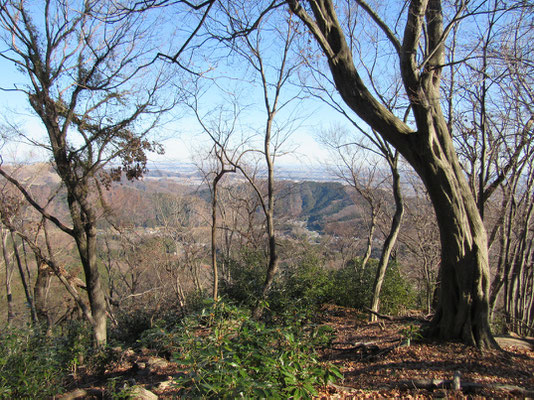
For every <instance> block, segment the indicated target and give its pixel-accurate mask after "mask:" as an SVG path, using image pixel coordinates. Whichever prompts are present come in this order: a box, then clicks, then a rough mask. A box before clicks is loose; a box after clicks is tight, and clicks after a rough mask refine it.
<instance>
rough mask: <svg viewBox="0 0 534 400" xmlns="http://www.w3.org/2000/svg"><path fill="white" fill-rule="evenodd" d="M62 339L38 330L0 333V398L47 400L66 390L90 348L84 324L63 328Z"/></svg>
mask: <svg viewBox="0 0 534 400" xmlns="http://www.w3.org/2000/svg"><path fill="white" fill-rule="evenodd" d="M62 333H63V334H62V335H61V336H55V337H46V336H45V335H43V334H42V333H41V332H39V331H33V330H31V329H26V330H14V329H13V330H8V331H5V332H2V333H0V399H15V398H17V399H19V398H30V399H35V398H47V397H51V396H53V395H55V394H57V393H59V392H60V391H61V390H62V389H63V385H64V383H65V379H66V377H67V374H68V372H69V371H70V370H72V369H73V368H75V366H76V364H78V362H79V360H80V358H82V357H83V356H84V355H85V354H86V351H87V349H89V348H90V335H89V331H88V330H87V329H86V328H85V327H84V326H83V325H82V324H77V323H76V324H71V325H69V326H68V327H65V328H63V331H62Z"/></svg>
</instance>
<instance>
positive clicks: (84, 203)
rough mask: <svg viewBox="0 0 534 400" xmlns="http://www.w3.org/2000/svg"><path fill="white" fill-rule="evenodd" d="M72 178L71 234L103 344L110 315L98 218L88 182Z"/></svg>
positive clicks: (95, 329)
mask: <svg viewBox="0 0 534 400" xmlns="http://www.w3.org/2000/svg"><path fill="white" fill-rule="evenodd" d="M58 166H59V164H58ZM71 178H72V177H71V176H69V177H68V178H67V179H64V181H66V182H69V183H70V182H74V183H73V184H71V185H68V184H67V191H68V195H67V202H68V204H69V210H70V215H71V218H72V223H73V234H72V236H73V237H74V240H75V241H76V246H77V247H78V253H79V255H80V260H81V262H82V266H83V271H84V275H85V284H86V287H87V296H88V297H89V306H90V308H91V316H92V320H91V324H92V326H93V336H94V341H95V345H96V346H97V347H101V346H105V345H106V342H107V315H106V296H105V293H104V288H103V285H102V278H101V276H100V272H99V270H98V263H97V256H96V248H97V247H96V219H95V215H94V211H93V209H92V206H91V204H90V203H89V199H88V197H89V187H88V185H86V184H85V183H84V182H83V181H78V182H75V181H73V180H72V179H71Z"/></svg>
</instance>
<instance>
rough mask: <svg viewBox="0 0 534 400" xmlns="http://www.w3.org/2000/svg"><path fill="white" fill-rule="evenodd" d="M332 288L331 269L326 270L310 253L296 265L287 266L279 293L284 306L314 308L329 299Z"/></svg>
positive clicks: (317, 258)
mask: <svg viewBox="0 0 534 400" xmlns="http://www.w3.org/2000/svg"><path fill="white" fill-rule="evenodd" d="M334 290H335V288H334V282H333V280H332V271H328V270H326V269H325V268H324V267H323V266H322V264H321V260H320V258H319V257H318V256H317V255H315V254H313V253H310V254H308V255H307V256H305V257H304V259H303V260H301V262H300V263H299V264H298V265H296V266H295V267H290V268H288V270H287V272H286V276H285V279H284V280H283V282H282V283H281V288H280V294H281V295H282V296H283V297H284V303H285V304H283V305H284V306H286V305H290V306H297V307H299V308H300V307H304V308H310V307H311V308H316V307H319V306H321V305H322V304H324V303H326V302H329V301H331V299H332V293H333V291H334ZM284 308H285V307H284Z"/></svg>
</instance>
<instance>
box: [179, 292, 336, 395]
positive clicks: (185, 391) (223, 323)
mask: <svg viewBox="0 0 534 400" xmlns="http://www.w3.org/2000/svg"><path fill="white" fill-rule="evenodd" d="M296 325H297V326H298V323H297V324H296ZM180 333H181V337H182V339H181V344H180V346H179V348H178V349H177V352H176V355H175V361H176V362H178V363H179V364H181V365H183V366H185V367H186V368H187V369H188V370H189V371H188V373H187V374H184V375H182V376H181V377H180V378H178V379H177V382H176V384H177V385H179V386H180V387H181V388H182V395H184V396H185V397H204V398H308V397H311V396H312V395H314V394H316V389H315V388H316V386H318V385H324V384H326V383H328V382H329V381H333V380H336V379H340V378H342V375H341V374H340V372H339V370H338V369H337V367H334V366H331V365H321V363H320V362H319V361H318V358H317V355H316V353H315V350H314V346H317V345H319V344H321V343H323V344H324V343H326V342H328V341H329V340H331V331H329V330H328V329H322V330H321V329H316V328H314V327H307V328H306V329H303V327H302V326H300V327H295V326H276V325H274V326H267V325H265V324H264V323H262V322H258V321H254V320H252V319H251V318H250V313H249V311H248V309H244V308H239V307H236V306H232V305H229V304H226V303H224V302H219V303H216V304H214V305H213V306H211V307H208V308H206V309H204V310H203V311H202V312H201V313H199V314H197V315H195V316H192V317H190V318H188V319H187V320H186V321H184V325H183V327H182V328H181V330H180Z"/></svg>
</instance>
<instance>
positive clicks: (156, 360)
mask: <svg viewBox="0 0 534 400" xmlns="http://www.w3.org/2000/svg"><path fill="white" fill-rule="evenodd" d="M147 364H148V368H149V369H150V370H151V371H153V370H154V369H156V368H166V367H168V366H169V362H168V361H167V360H165V359H164V358H160V357H150V358H149V359H148V361H147Z"/></svg>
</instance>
